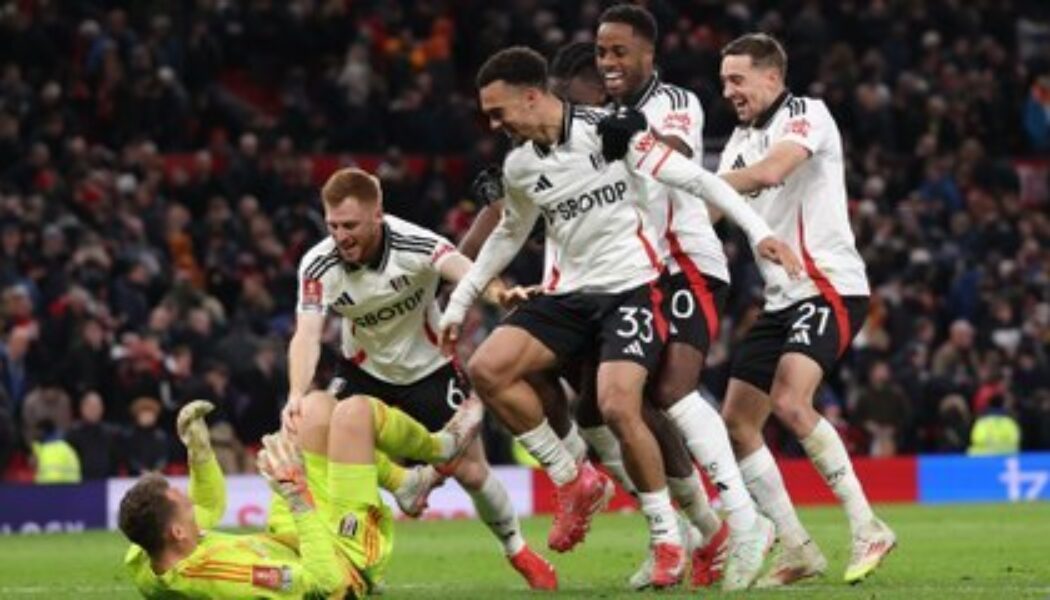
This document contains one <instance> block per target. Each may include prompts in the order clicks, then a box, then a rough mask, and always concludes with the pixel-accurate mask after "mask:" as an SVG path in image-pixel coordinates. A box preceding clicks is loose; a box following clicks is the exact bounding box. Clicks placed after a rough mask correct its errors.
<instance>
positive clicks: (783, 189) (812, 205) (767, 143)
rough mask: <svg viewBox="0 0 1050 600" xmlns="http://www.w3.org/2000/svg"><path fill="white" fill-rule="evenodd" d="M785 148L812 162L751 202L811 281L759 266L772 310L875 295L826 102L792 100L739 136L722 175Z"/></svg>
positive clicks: (738, 132) (727, 151)
mask: <svg viewBox="0 0 1050 600" xmlns="http://www.w3.org/2000/svg"><path fill="white" fill-rule="evenodd" d="M781 141H789V142H794V143H796V144H799V145H800V146H802V147H803V148H805V149H806V150H808V151H809V153H810V157H809V159H807V160H805V161H804V162H803V163H802V164H801V165H799V166H798V168H796V169H795V170H794V171H793V172H792V173H791V174H790V175H788V176H787V178H786V179H785V180H784V182H783V183H782V184H781V185H779V186H776V187H772V188H767V189H764V190H761V191H759V192H755V193H752V194H745V195H744V197H745V198H746V199H747V200H748V201H749V202H750V204H751V207H752V208H754V209H755V211H757V212H758V214H760V215H761V216H762V218H763V219H765V221H766V223H768V224H769V226H770V228H772V229H773V231H774V233H775V234H776V236H777V237H778V238H780V239H781V240H783V241H785V242H786V243H788V244H789V245H790V246H791V248H792V249H793V250H794V251H795V253H796V254H798V256H799V258H801V259H802V261H803V263H804V264H805V274H804V275H803V276H802V277H801V278H800V279H798V280H795V281H791V280H790V279H789V278H788V276H787V274H786V273H785V272H784V270H783V269H780V268H778V267H775V266H773V265H772V264H771V263H769V262H768V261H758V264H759V267H760V268H761V270H762V277H763V279H764V280H765V284H766V288H765V297H766V310H778V309H782V308H786V307H788V306H790V305H791V304H794V303H796V302H798V301H800V300H803V299H806V298H810V297H813V296H817V295H825V296H826V295H828V294H829V293H838V294H839V295H840V296H867V295H869V294H870V290H869V287H868V278H867V275H866V274H865V270H864V261H863V260H862V259H861V257H860V253H858V252H857V246H856V243H855V241H854V239H853V231H852V230H851V229H850V223H849V214H848V207H847V203H846V177H845V166H844V163H843V157H842V138H841V136H840V134H839V129H838V126H837V125H836V124H835V120H834V119H833V118H832V116H831V113H830V112H829V111H828V108H827V106H826V105H825V104H824V102H823V101H821V100H817V99H814V98H803V97H799V96H792V95H791V94H788V93H785V94H784V96H783V97H782V98H780V99H778V102H777V103H774V105H773V106H772V107H770V109H769V111H767V112H766V113H765V114H763V115H761V116H760V117H759V118H758V119H756V120H755V122H754V123H752V124H750V125H742V126H738V127H737V128H736V130H734V131H733V135H732V136H731V137H730V138H729V142H728V143H727V144H726V147H725V150H723V151H722V158H721V162H720V164H719V167H718V171H719V172H720V173H722V172H725V171H729V170H732V169H742V168H744V167H747V166H749V165H753V164H755V163H757V162H758V161H760V160H762V159H763V158H765V156H766V155H767V154H768V153H769V149H770V148H772V147H773V146H774V145H775V144H777V143H778V142H781Z"/></svg>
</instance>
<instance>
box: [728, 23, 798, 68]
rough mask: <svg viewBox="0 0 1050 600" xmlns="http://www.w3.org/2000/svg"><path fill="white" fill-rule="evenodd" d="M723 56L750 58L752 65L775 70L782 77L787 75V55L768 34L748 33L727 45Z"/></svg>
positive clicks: (778, 43)
mask: <svg viewBox="0 0 1050 600" xmlns="http://www.w3.org/2000/svg"><path fill="white" fill-rule="evenodd" d="M722 56H750V57H751V64H753V65H755V66H756V67H761V68H770V67H772V68H774V69H776V70H777V71H780V76H781V77H784V76H786V75H787V62H788V59H787V53H786V52H784V47H783V46H781V45H780V42H778V41H777V39H776V38H775V37H773V36H771V35H769V34H766V33H748V34H745V35H742V36H740V37H738V38H736V39H735V40H733V41H731V42H729V43H728V44H726V46H725V48H722Z"/></svg>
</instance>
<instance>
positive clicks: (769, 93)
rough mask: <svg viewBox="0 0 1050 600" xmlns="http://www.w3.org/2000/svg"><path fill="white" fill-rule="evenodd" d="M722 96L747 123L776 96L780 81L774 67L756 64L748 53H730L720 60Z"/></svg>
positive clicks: (742, 120) (738, 116) (739, 117)
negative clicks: (763, 66)
mask: <svg viewBox="0 0 1050 600" xmlns="http://www.w3.org/2000/svg"><path fill="white" fill-rule="evenodd" d="M721 77H722V96H724V97H725V98H726V99H727V100H729V102H731V103H732V104H733V110H735V111H736V116H737V118H738V119H740V121H741V122H743V123H747V122H749V121H752V120H753V119H754V118H755V117H757V116H758V115H759V114H761V113H762V111H764V110H765V109H766V108H767V107H768V106H769V104H770V103H771V102H772V101H773V100H774V99H775V98H776V96H777V94H778V93H779V90H780V88H781V87H782V84H781V82H780V76H779V74H778V72H777V70H776V69H774V68H771V67H765V68H762V67H756V66H755V65H754V63H753V62H752V60H751V57H750V56H747V55H746V54H744V55H737V54H732V55H729V56H726V57H725V58H723V59H722V75H721Z"/></svg>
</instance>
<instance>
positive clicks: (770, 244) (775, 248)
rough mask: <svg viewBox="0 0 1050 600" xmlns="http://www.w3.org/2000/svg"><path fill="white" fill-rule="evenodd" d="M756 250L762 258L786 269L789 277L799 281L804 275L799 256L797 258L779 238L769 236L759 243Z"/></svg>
mask: <svg viewBox="0 0 1050 600" xmlns="http://www.w3.org/2000/svg"><path fill="white" fill-rule="evenodd" d="M755 249H756V250H757V251H758V254H759V256H761V257H762V258H765V259H766V260H769V261H772V262H774V263H776V264H778V265H780V266H782V267H784V270H785V271H787V274H788V277H790V278H792V279H798V277H799V275H800V274H801V273H802V262H801V261H799V259H798V256H795V252H794V251H793V250H792V249H791V247H790V246H788V245H787V244H785V243H784V242H782V241H780V240H778V239H777V238H775V237H773V236H769V237H767V238H765V239H763V240H762V241H761V242H759V243H758V245H757V246H755Z"/></svg>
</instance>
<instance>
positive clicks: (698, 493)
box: [667, 469, 722, 539]
mask: <svg viewBox="0 0 1050 600" xmlns="http://www.w3.org/2000/svg"><path fill="white" fill-rule="evenodd" d="M667 488H668V489H669V490H671V497H672V498H674V501H675V502H677V503H678V509H679V510H681V511H682V512H683V513H685V515H686V516H687V517H689V522H691V523H692V524H693V525H696V526H697V527H698V528H699V529H700V533H702V534H703V535H704V539H710V538H711V537H712V536H714V535H715V534H716V533H718V529H719V528H720V527H721V526H722V519H721V518H719V516H718V513H716V512H715V511H714V509H713V508H711V503H710V502H708V499H707V490H705V489H704V484H703V482H702V481H700V473H698V472H697V471H696V469H693V472H692V474H691V475H690V476H689V477H685V478H679V477H668V478H667Z"/></svg>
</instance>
